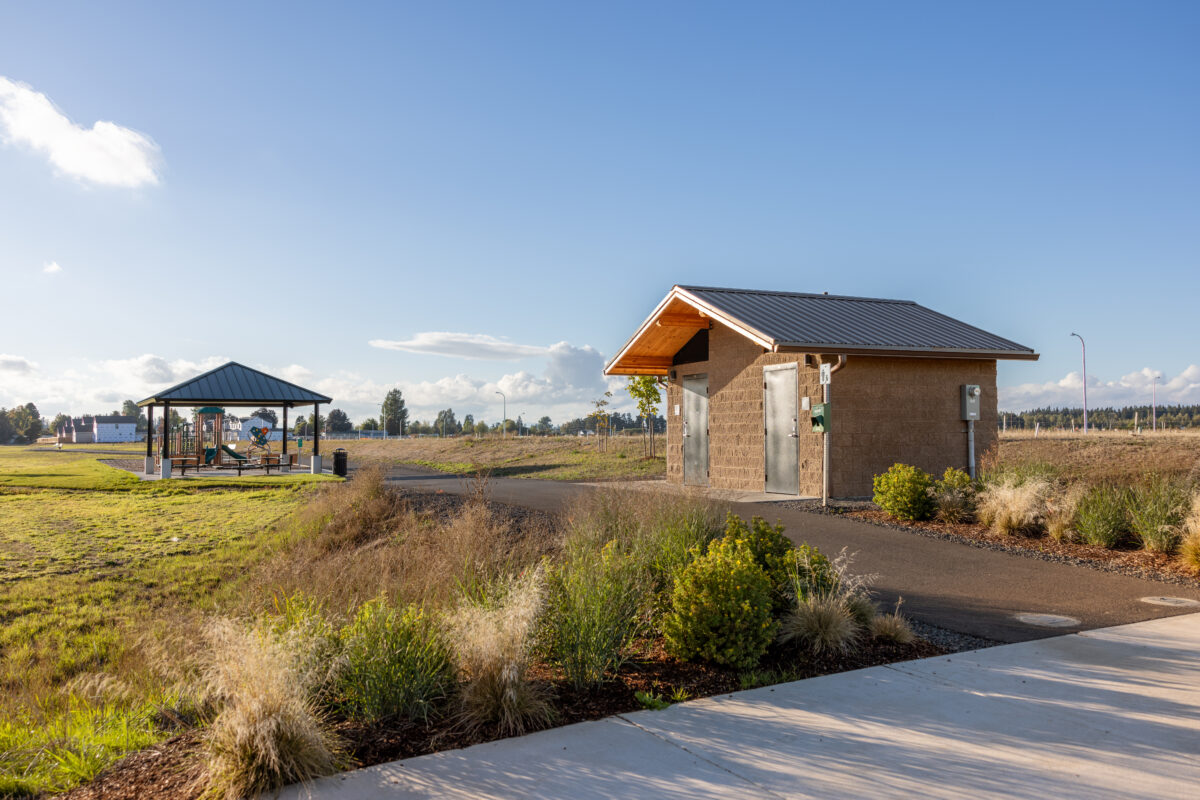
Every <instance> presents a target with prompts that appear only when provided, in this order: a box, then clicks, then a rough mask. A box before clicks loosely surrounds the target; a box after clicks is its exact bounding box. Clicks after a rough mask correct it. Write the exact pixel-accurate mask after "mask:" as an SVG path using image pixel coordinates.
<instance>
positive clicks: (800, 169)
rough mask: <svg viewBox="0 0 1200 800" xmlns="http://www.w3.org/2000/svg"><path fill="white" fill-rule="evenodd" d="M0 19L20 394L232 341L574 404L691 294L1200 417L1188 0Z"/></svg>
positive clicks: (225, 353) (114, 13)
mask: <svg viewBox="0 0 1200 800" xmlns="http://www.w3.org/2000/svg"><path fill="white" fill-rule="evenodd" d="M0 20H2V24H0V142H2V143H0V276H2V277H3V284H2V285H3V286H4V291H5V293H6V294H7V296H8V302H6V303H5V307H4V313H3V314H2V315H0V405H11V404H12V403H14V402H26V401H28V400H32V401H34V402H36V403H37V404H38V406H39V408H41V409H42V410H43V411H44V412H49V413H54V412H56V411H70V412H75V413H81V412H86V411H93V410H100V411H106V410H109V409H108V407H109V406H111V405H112V404H113V402H114V401H116V400H119V399H120V398H123V397H133V396H138V397H140V396H143V395H144V394H146V393H148V392H149V391H151V390H153V389H154V388H158V387H160V386H162V385H163V384H164V383H169V382H174V380H176V379H181V378H183V377H187V376H188V375H189V374H193V373H194V372H196V371H197V370H199V369H201V368H203V367H206V366H210V365H214V364H216V363H219V362H220V361H223V360H225V359H234V360H238V361H242V362H243V363H247V364H250V365H253V366H258V367H262V368H265V369H268V370H270V371H273V372H276V373H280V374H284V375H286V376H288V377H292V378H293V379H296V380H298V381H299V382H301V383H304V384H306V385H309V386H312V387H313V388H321V389H324V390H326V391H327V393H330V394H332V395H333V396H334V398H335V403H336V404H337V405H339V406H341V407H343V408H346V409H347V410H348V411H349V412H350V413H351V416H352V417H354V418H361V417H364V416H366V415H368V414H370V413H373V412H374V411H375V410H377V406H378V402H379V401H380V400H381V399H382V396H383V393H384V392H385V391H386V390H387V388H390V387H391V386H399V387H400V388H401V389H402V390H404V392H405V395H406V396H407V397H408V398H409V403H410V405H411V406H413V407H414V410H415V411H416V412H417V415H418V416H425V417H428V416H429V415H430V412H432V411H434V410H436V409H437V408H443V407H446V406H453V407H454V408H455V410H456V411H458V412H459V414H460V416H461V414H463V413H466V412H472V413H474V414H475V415H476V416H477V417H480V416H482V417H484V418H486V419H489V420H494V419H497V418H498V417H499V415H500V407H499V402H498V401H499V397H498V396H496V395H495V394H494V392H495V391H496V390H497V389H503V390H507V393H508V395H509V398H510V402H509V408H508V410H509V415H510V416H516V414H519V413H524V414H525V415H526V416H534V417H537V416H541V415H542V414H544V413H545V414H550V415H551V416H552V417H553V418H554V419H555V420H557V421H561V420H564V419H567V418H569V417H571V416H575V415H577V414H579V413H582V412H584V411H585V410H586V408H587V407H588V405H589V403H588V401H589V400H590V399H592V398H594V397H596V396H597V395H598V394H599V393H600V392H602V391H603V389H604V381H603V379H602V378H601V377H600V375H599V368H600V366H601V364H602V361H603V359H604V358H605V357H607V356H609V355H611V354H612V353H613V351H614V350H615V349H616V348H617V347H618V346H619V345H620V344H621V343H622V342H623V341H624V340H625V338H626V337H627V336H628V335H629V333H631V332H632V330H633V329H634V328H635V327H636V325H637V324H638V323H639V322H640V321H641V319H642V318H643V317H644V316H645V314H646V313H648V312H649V310H650V309H651V308H653V306H654V305H655V304H656V303H657V302H658V300H659V299H661V297H662V296H663V295H664V294H665V293H666V291H667V290H668V289H669V288H670V287H671V285H672V284H674V283H692V284H705V285H716V286H739V287H747V288H768V289H788V290H796V291H829V292H831V293H835V294H855V295H866V296H880V297H903V298H907V299H913V300H916V301H918V302H920V303H922V304H924V305H927V306H929V307H931V308H934V309H936V310H938V311H941V312H944V313H947V314H950V315H952V316H956V317H959V318H961V319H964V320H966V321H968V322H971V323H973V324H976V325H978V326H980V327H982V328H985V329H988V330H991V331H994V332H996V333H999V334H1001V335H1003V336H1007V337H1008V338H1011V339H1015V340H1017V341H1019V342H1021V343H1023V344H1027V345H1029V346H1032V347H1034V348H1035V349H1037V350H1038V351H1039V352H1040V353H1042V359H1041V361H1039V362H1037V363H1034V364H1029V363H1023V362H1018V363H1013V364H1002V365H1001V367H1000V386H1001V405H1002V407H1008V408H1021V407H1027V406H1031V405H1037V404H1041V403H1052V404H1058V403H1064V402H1066V403H1074V402H1077V401H1078V400H1077V398H1078V395H1079V385H1080V381H1079V376H1078V374H1077V372H1078V369H1079V343H1078V340H1076V339H1072V338H1071V337H1070V336H1069V334H1070V332H1071V331H1078V332H1080V333H1082V334H1083V335H1084V336H1085V337H1086V338H1087V341H1088V368H1089V369H1088V371H1089V383H1090V384H1091V385H1090V386H1089V398H1090V399H1091V401H1092V403H1093V404H1096V405H1099V404H1103V403H1105V402H1114V403H1118V404H1120V403H1125V402H1143V401H1144V402H1148V400H1149V388H1148V387H1149V383H1150V377H1149V376H1150V375H1151V374H1153V373H1154V372H1158V373H1161V374H1162V376H1163V383H1164V384H1166V387H1167V388H1166V389H1162V388H1161V386H1160V398H1162V397H1165V398H1166V399H1167V400H1168V401H1170V400H1174V401H1176V402H1200V366H1197V365H1200V354H1198V353H1197V346H1196V341H1197V333H1198V331H1200V326H1198V325H1197V322H1196V313H1195V306H1196V298H1197V297H1200V268H1198V267H1200V263H1198V262H1200V213H1198V212H1200V191H1198V190H1200V148H1197V146H1196V143H1197V142H1200V49H1198V48H1197V47H1196V42H1197V41H1200V5H1197V4H1195V3H1169V2H1154V3H1135V2H1128V3H1108V2H1086V3H1082V2H1081V3H1070V2H1054V3H1045V2H1038V3H1019V2H1018V3H1013V2H1005V3H995V4H991V5H984V4H979V3H972V4H962V3H949V2H946V3H903V4H897V3H838V4H828V3H821V4H818V3H800V2H792V3H778V4H774V3H754V4H734V3H697V2H687V3H604V4H589V5H584V4H577V3H571V4H564V3H528V2H516V3H503V4H501V3H453V2H446V3H423V4H413V3H385V4H378V5H371V4H335V5H330V4H321V5H304V4H297V3H289V4H273V5H268V4H222V3H209V4H204V5H202V6H192V7H187V8H184V7H183V6H182V5H181V4H162V3H158V4H153V3H132V4H125V3H106V4H95V3H54V2H48V3H27V4H21V5H17V4H8V5H6V6H5V7H4V9H3V11H2V12H0ZM47 109H49V111H48V110H47ZM97 123H108V124H97ZM93 126H95V127H93ZM372 342H375V343H376V345H375V346H373V345H372V344H371V343H372ZM388 342H390V343H393V345H392V346H390V347H389V346H378V345H379V344H380V343H388ZM395 343H399V344H398V345H397V344H395ZM397 348H399V349H397ZM464 354H466V355H470V354H474V355H476V356H481V355H482V356H485V357H483V358H463V357H461V356H462V355H464Z"/></svg>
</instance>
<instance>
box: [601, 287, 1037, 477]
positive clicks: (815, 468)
mask: <svg viewBox="0 0 1200 800" xmlns="http://www.w3.org/2000/svg"><path fill="white" fill-rule="evenodd" d="M1037 358H1038V354H1037V353H1035V352H1034V351H1033V350H1032V349H1030V348H1028V347H1026V346H1024V345H1020V344H1017V343H1016V342H1013V341H1010V340H1008V339H1005V338H1002V337H1000V336H997V335H995V334H992V333H988V332H987V331H984V330H981V329H979V328H976V327H974V326H973V325H969V324H967V323H965V322H961V321H959V320H956V319H953V318H951V317H947V316H945V315H944V314H939V313H937V312H936V311H932V310H930V309H928V308H925V307H924V306H921V305H918V304H917V303H914V302H912V301H909V300H885V299H876V298H866V297H842V296H835V295H828V294H803V293H798V292H775V291H755V290H747V289H719V288H711V287H701V286H675V287H674V288H672V289H671V291H670V292H669V293H668V294H667V296H666V297H665V298H664V299H663V301H662V302H661V303H659V304H658V306H657V307H656V308H655V309H654V311H653V312H652V313H651V314H650V316H649V317H647V318H646V321H645V322H643V323H642V325H641V326H640V327H639V328H638V329H637V331H636V332H635V333H634V334H633V336H631V337H630V338H629V340H628V341H627V342H626V343H625V344H624V346H622V347H621V349H620V350H619V351H618V352H617V354H616V355H615V356H614V357H613V358H612V360H611V361H610V362H609V363H608V364H607V365H606V366H605V374H607V375H654V376H658V377H661V378H662V379H663V380H664V381H665V383H666V409H665V416H666V417H667V446H666V453H667V480H668V481H669V482H671V483H676V484H685V485H694V486H709V487H712V488H717V489H735V490H743V491H756V492H764V491H765V492H770V493H776V494H780V495H797V496H804V497H819V496H821V495H822V492H823V490H824V489H825V476H826V464H828V470H827V473H828V494H829V496H831V497H844V498H849V497H866V496H870V495H871V493H872V488H871V481H872V478H873V477H874V476H875V475H878V474H879V473H881V472H884V471H886V470H887V469H888V467H890V466H891V465H892V464H894V463H897V462H903V463H906V464H912V465H914V466H917V467H920V468H921V469H924V470H926V471H928V472H932V473H935V474H938V475H940V474H941V473H942V472H943V471H944V470H945V469H946V467H957V468H959V469H964V470H970V469H972V468H975V469H977V468H978V465H979V461H980V459H981V457H982V456H983V455H984V454H985V453H987V452H988V451H989V450H991V449H992V448H993V447H995V445H996V440H997V432H996V362H997V360H999V359H1018V360H1028V361H1033V360H1036V359H1037ZM823 381H824V382H823ZM826 392H828V395H826ZM827 396H828V400H829V402H828V403H825V400H826V397H827ZM826 450H828V457H827V458H826Z"/></svg>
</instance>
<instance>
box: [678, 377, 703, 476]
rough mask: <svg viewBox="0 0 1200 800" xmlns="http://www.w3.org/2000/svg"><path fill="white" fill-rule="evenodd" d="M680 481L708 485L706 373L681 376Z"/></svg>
mask: <svg viewBox="0 0 1200 800" xmlns="http://www.w3.org/2000/svg"><path fill="white" fill-rule="evenodd" d="M683 482H684V484H686V485H688V486H708V376H707V375H685V376H684V378H683Z"/></svg>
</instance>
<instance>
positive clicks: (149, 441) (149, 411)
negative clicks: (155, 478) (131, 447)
mask: <svg viewBox="0 0 1200 800" xmlns="http://www.w3.org/2000/svg"><path fill="white" fill-rule="evenodd" d="M145 472H146V474H147V475H153V474H154V406H147V407H146V470H145Z"/></svg>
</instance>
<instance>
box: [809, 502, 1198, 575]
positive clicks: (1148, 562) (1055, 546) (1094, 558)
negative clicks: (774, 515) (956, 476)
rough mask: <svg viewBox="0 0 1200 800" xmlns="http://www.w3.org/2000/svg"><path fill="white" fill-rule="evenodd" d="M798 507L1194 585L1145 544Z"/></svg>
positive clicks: (847, 508) (857, 507) (1183, 570)
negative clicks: (1136, 546) (1104, 543)
mask: <svg viewBox="0 0 1200 800" xmlns="http://www.w3.org/2000/svg"><path fill="white" fill-rule="evenodd" d="M789 505H792V506H793V507H796V508H800V509H802V510H804V511H810V512H814V513H823V514H835V515H837V516H843V517H849V518H851V519H857V520H861V521H863V522H869V523H871V524H873V525H878V526H880V527H883V528H891V529H893V530H901V531H909V532H913V533H919V534H922V535H925V536H933V537H935V538H939V539H945V540H949V541H959V542H963V543H965V544H969V545H972V546H974V547H981V548H984V549H987V550H997V551H1002V552H1009V553H1017V554H1019V555H1025V556H1030V557H1033V558H1040V559H1043V560H1045V561H1055V562H1059V563H1064V564H1074V565H1077V566H1083V567H1091V568H1092V569H1100V570H1104V571H1106V572H1116V573H1119V574H1122V575H1129V576H1132V577H1135V578H1143V579H1146V580H1155V581H1161V582H1163V583H1174V584H1178V585H1181V586H1200V576H1197V575H1196V573H1195V572H1193V571H1192V570H1190V569H1189V568H1188V567H1186V566H1184V565H1183V564H1182V563H1181V562H1180V561H1179V559H1177V558H1174V557H1172V556H1169V555H1166V554H1165V553H1154V552H1151V551H1149V550H1130V549H1115V550H1110V549H1108V548H1106V547H1100V546H1099V545H1089V544H1077V543H1072V542H1058V541H1055V540H1054V539H1051V538H1050V537H1049V536H1021V535H1015V534H1014V535H1012V536H1004V537H1001V536H996V535H994V534H991V533H989V532H988V530H987V528H985V527H983V526H982V525H979V524H978V523H951V522H940V521H938V520H926V521H920V522H900V521H898V520H895V519H893V518H892V517H890V516H888V515H887V513H885V512H883V511H880V510H878V509H877V508H873V507H866V506H873V505H874V504H867V503H853V504H849V503H847V504H835V505H830V506H828V507H827V508H825V509H822V508H821V507H820V506H819V505H809V504H799V503H795V504H789Z"/></svg>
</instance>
